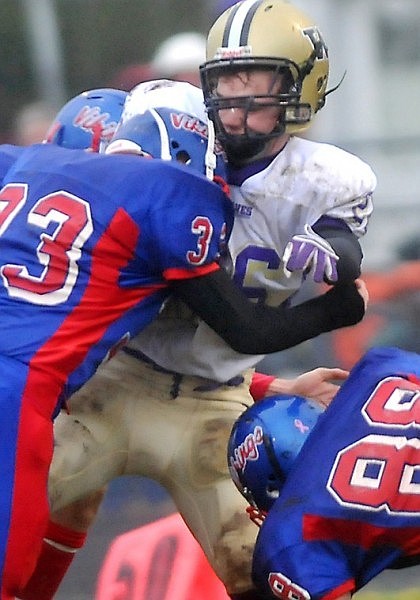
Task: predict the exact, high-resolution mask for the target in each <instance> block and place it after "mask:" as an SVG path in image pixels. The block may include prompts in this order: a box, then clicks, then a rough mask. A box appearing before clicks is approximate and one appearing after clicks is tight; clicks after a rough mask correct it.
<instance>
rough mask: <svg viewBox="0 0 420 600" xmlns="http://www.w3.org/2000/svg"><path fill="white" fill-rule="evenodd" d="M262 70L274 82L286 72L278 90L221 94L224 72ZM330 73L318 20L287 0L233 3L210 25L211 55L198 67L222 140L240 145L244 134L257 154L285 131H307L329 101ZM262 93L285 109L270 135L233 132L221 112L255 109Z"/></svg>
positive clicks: (206, 97) (272, 102)
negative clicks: (233, 94) (219, 94)
mask: <svg viewBox="0 0 420 600" xmlns="http://www.w3.org/2000/svg"><path fill="white" fill-rule="evenodd" d="M259 69H261V70H265V71H267V70H272V71H273V82H274V77H276V76H277V75H279V74H282V75H284V77H283V81H284V82H285V84H283V85H282V89H281V90H280V93H270V92H269V93H268V94H267V95H264V96H261V95H260V96H248V97H243V96H242V97H240V98H239V99H238V97H230V98H227V97H221V96H220V97H219V96H218V94H217V83H218V78H219V77H220V76H221V75H227V74H228V73H229V72H232V73H235V72H240V71H249V70H259ZM328 72H329V60H328V49H327V46H326V45H325V42H324V40H323V38H322V35H321V33H320V31H319V29H318V28H317V26H316V24H315V23H314V21H313V20H312V19H311V18H310V17H309V16H307V15H306V14H305V13H304V12H302V11H301V10H300V9H297V8H295V7H294V6H292V5H291V4H289V3H288V2H287V1H285V0H243V1H242V2H238V3H237V4H235V5H233V6H231V7H230V8H229V9H227V10H226V11H225V12H224V13H222V15H220V17H219V18H218V19H217V20H216V22H215V23H214V25H213V26H212V28H211V29H210V32H209V35H208V38H207V60H206V62H205V63H204V64H203V65H201V67H200V74H201V81H202V87H203V92H204V97H205V103H206V107H207V110H208V113H209V117H210V119H211V120H212V121H213V122H214V123H215V127H216V132H217V135H218V137H219V140H220V141H221V143H222V144H223V145H225V144H226V145H228V146H229V144H230V143H234V142H235V141H236V145H237V144H238V143H239V139H238V138H239V137H241V138H243V143H245V139H244V138H245V137H246V138H247V142H248V144H247V145H248V147H250V146H251V145H253V146H255V147H257V146H258V149H257V151H256V152H255V154H258V152H259V151H261V149H262V148H263V147H264V144H265V143H267V141H268V140H269V139H272V138H273V137H277V136H279V135H282V134H283V133H284V132H285V131H286V132H287V133H296V132H300V131H303V130H304V129H306V128H307V127H308V126H309V124H310V121H311V119H312V118H313V116H314V114H315V113H316V112H317V111H318V110H320V109H321V108H322V107H323V106H324V104H325V96H326V88H327V81H328ZM262 98H264V100H263V101H264V104H266V103H268V105H270V106H278V107H280V108H281V111H280V117H279V122H278V124H277V125H276V127H275V129H274V130H273V131H272V132H271V133H270V134H258V133H256V132H251V131H246V132H245V134H244V135H241V136H238V135H235V136H231V135H229V134H228V133H227V132H226V131H225V129H224V128H223V125H222V123H221V121H220V118H219V116H218V111H219V110H224V109H226V108H238V107H240V108H241V109H243V110H249V111H252V110H255V108H256V106H255V105H256V104H258V100H260V99H262ZM260 101H261V100H260ZM233 137H235V138H237V139H236V140H233V139H232V138H233ZM228 154H229V152H228ZM251 156H252V154H251Z"/></svg>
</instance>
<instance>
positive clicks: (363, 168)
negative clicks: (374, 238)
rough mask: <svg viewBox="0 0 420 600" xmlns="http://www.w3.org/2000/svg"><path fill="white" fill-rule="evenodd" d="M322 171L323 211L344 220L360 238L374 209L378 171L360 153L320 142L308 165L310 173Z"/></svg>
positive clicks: (321, 203) (320, 181) (320, 182)
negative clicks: (375, 171)
mask: <svg viewBox="0 0 420 600" xmlns="http://www.w3.org/2000/svg"><path fill="white" fill-rule="evenodd" d="M318 164H319V165H321V166H320V167H318ZM318 170H320V171H321V170H322V171H323V178H324V180H323V181H322V180H320V179H319V178H317V185H318V192H319V199H320V205H321V207H322V205H324V206H323V210H322V214H323V215H324V216H328V217H330V218H331V219H337V220H341V221H343V222H344V223H346V225H347V226H348V227H349V229H350V230H351V231H352V232H353V233H354V234H355V235H356V237H358V238H360V237H362V236H363V235H364V234H365V233H366V230H367V227H368V223H369V219H370V217H371V215H372V212H373V193H374V191H375V189H376V185H377V180H376V175H375V173H374V172H373V171H372V169H371V167H370V166H369V165H368V164H367V163H365V162H364V161H362V160H361V159H360V158H358V157H357V156H355V155H353V154H351V153H350V152H346V151H344V150H342V149H340V148H337V147H336V146H330V145H328V144H322V145H320V148H319V150H318V151H317V152H315V154H314V156H313V157H312V158H311V160H310V163H309V164H308V165H307V172H308V173H309V174H311V173H312V174H313V173H315V177H316V173H317V171H318ZM314 208H315V209H316V207H314ZM316 220H318V217H316V218H315V221H316Z"/></svg>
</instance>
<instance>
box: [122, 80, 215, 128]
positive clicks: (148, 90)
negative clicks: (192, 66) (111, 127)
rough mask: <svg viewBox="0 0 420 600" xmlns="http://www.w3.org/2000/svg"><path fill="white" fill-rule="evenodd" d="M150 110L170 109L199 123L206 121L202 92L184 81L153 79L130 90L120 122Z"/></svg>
mask: <svg viewBox="0 0 420 600" xmlns="http://www.w3.org/2000/svg"><path fill="white" fill-rule="evenodd" d="M151 108H172V109H174V110H179V111H182V112H185V113H188V114H190V115H194V116H195V117H197V118H198V119H200V121H203V122H206V121H207V113H206V108H205V106H204V97H203V92H202V91H201V89H200V88H199V87H196V86H195V85H192V84H191V83H187V82H185V81H172V80H170V79H154V80H152V81H145V82H143V83H139V85H136V87H135V88H133V89H132V90H131V92H130V93H129V95H128V97H127V99H126V101H125V103H124V108H123V112H122V115H121V122H122V123H124V122H125V121H127V120H128V119H130V118H131V117H134V116H135V115H140V114H142V113H144V112H146V111H147V110H149V109H151Z"/></svg>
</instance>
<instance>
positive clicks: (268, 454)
mask: <svg viewBox="0 0 420 600" xmlns="http://www.w3.org/2000/svg"><path fill="white" fill-rule="evenodd" d="M322 413H323V410H322V409H321V408H320V407H319V406H318V405H317V404H315V403H314V402H312V401H310V400H308V399H307V398H302V397H300V396H283V395H280V396H272V397H269V398H265V399H264V400H261V401H260V402H256V403H255V404H253V405H252V406H250V407H249V408H247V410H245V412H243V413H242V415H241V416H240V417H239V418H238V419H237V420H236V422H235V424H234V426H233V428H232V433H231V435H230V439H229V443H228V464H229V471H230V474H231V477H232V479H233V482H234V484H235V485H236V487H237V488H238V490H239V491H240V492H241V494H242V495H243V496H244V497H245V498H246V500H247V501H248V502H249V504H250V505H251V506H252V507H253V508H256V509H258V510H259V511H261V512H262V513H266V512H268V510H269V509H270V508H271V506H272V505H273V503H274V502H275V500H276V499H277V498H278V497H279V495H280V491H281V489H282V487H283V485H284V482H285V480H286V477H287V475H288V473H289V472H290V470H291V468H292V466H293V463H294V461H295V458H296V457H297V455H298V454H299V452H300V450H301V448H302V446H303V444H304V443H305V440H306V439H307V437H308V435H309V433H310V432H311V431H312V429H313V428H314V426H315V424H316V423H317V421H318V419H319V417H320V415H321V414H322Z"/></svg>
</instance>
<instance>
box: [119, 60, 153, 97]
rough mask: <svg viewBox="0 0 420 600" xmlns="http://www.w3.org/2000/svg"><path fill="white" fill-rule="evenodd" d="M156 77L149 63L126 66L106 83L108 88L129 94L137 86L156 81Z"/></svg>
mask: <svg viewBox="0 0 420 600" xmlns="http://www.w3.org/2000/svg"><path fill="white" fill-rule="evenodd" d="M157 77H158V76H157V74H156V73H155V70H154V69H153V67H152V65H151V64H149V63H139V64H131V65H126V66H124V67H122V68H121V69H119V70H118V71H117V72H116V73H115V74H114V75H113V77H112V78H111V80H110V81H109V83H108V87H111V88H115V89H116V90H123V91H124V92H129V91H131V90H132V89H133V88H134V87H135V86H136V85H137V84H139V83H143V82H144V81H150V80H151V79H157Z"/></svg>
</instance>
